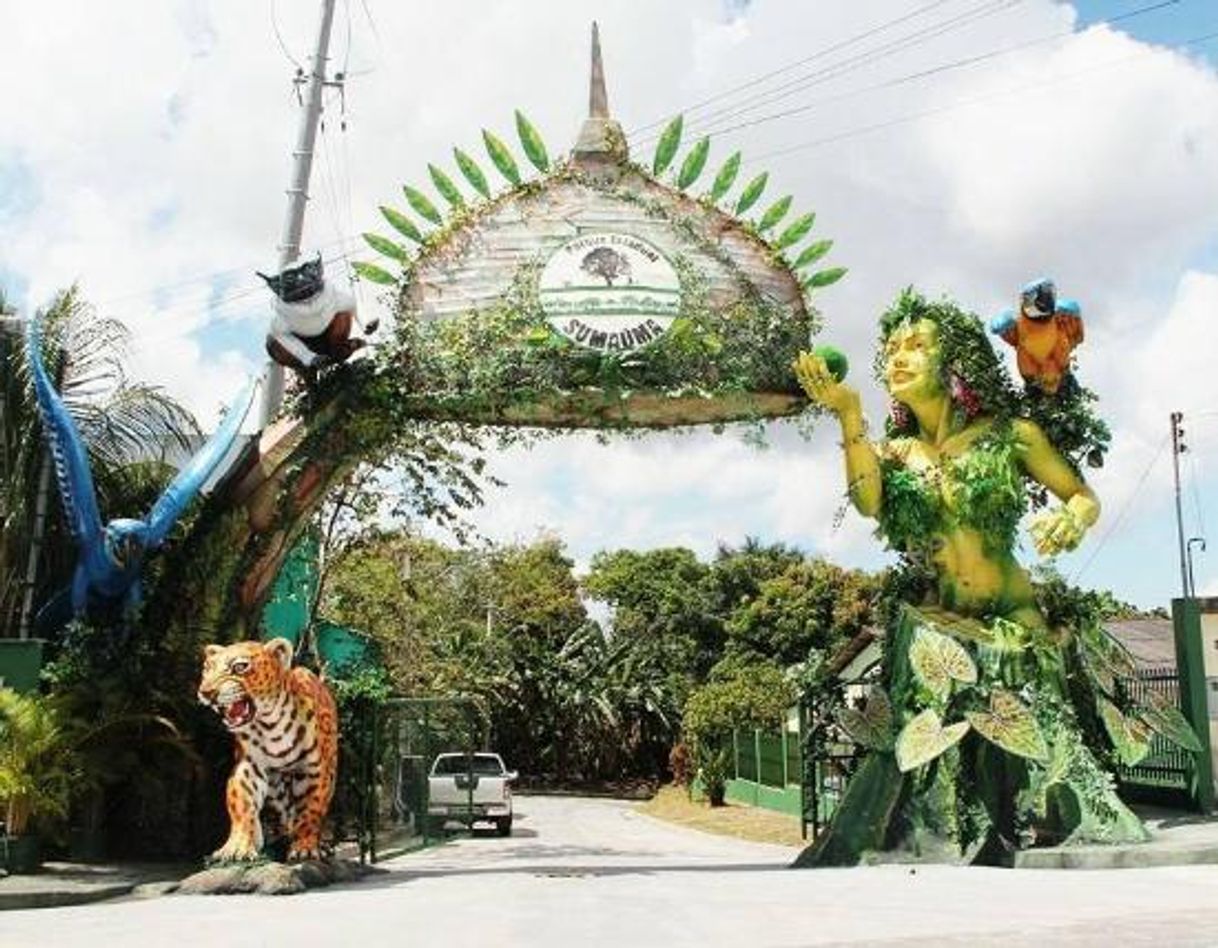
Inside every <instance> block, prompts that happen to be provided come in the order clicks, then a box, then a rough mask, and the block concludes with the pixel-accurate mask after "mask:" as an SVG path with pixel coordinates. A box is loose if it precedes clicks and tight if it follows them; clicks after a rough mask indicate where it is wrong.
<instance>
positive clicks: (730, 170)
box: [710, 151, 740, 201]
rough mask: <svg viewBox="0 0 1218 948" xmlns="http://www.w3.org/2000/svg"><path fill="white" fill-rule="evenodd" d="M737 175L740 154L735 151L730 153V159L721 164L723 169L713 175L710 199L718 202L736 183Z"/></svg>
mask: <svg viewBox="0 0 1218 948" xmlns="http://www.w3.org/2000/svg"><path fill="white" fill-rule="evenodd" d="M739 173H740V152H738V151H737V152H733V153H732V155H731V157H730V158H728V159H727V161H725V162H724V163H723V167H722V168H720V169H719V173H718V174H717V175H715V181H714V183H713V184H712V185H711V189H710V199H711V200H712V201H718V200H720V199H721V198H722V197H723V195H725V194H727V192H728V191H730V190H731V189H732V185H733V184H735V183H736V175H738V174H739Z"/></svg>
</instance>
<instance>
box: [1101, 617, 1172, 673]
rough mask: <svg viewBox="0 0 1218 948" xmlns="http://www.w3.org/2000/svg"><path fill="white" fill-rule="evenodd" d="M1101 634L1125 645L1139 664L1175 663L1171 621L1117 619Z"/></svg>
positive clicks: (1110, 622) (1106, 624)
mask: <svg viewBox="0 0 1218 948" xmlns="http://www.w3.org/2000/svg"><path fill="white" fill-rule="evenodd" d="M1104 631H1105V632H1107V633H1108V634H1109V635H1111V636H1112V637H1113V638H1114V639H1116V640H1117V641H1118V642H1120V643H1121V645H1123V646H1125V648H1127V649H1128V650H1129V652H1130V654H1132V655H1133V657H1134V658H1135V659H1137V662H1138V664H1139V665H1171V666H1172V667H1173V668H1174V667H1175V664H1176V637H1175V632H1174V631H1173V628H1172V622H1171V619H1156V618H1150V619H1119V620H1113V621H1109V622H1105V623H1104Z"/></svg>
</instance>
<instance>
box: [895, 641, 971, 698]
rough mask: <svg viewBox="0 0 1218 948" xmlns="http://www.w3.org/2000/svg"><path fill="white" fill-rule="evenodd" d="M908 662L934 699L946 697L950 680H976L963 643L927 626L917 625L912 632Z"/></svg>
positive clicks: (950, 685) (967, 681) (969, 682)
mask: <svg viewBox="0 0 1218 948" xmlns="http://www.w3.org/2000/svg"><path fill="white" fill-rule="evenodd" d="M909 664H910V666H911V667H912V668H913V672H914V675H915V676H917V679H918V681H920V682H921V683H922V684H923V685H925V686H926V688H927V690H928V691H930V692H931V694H933V695H934V696H935V697H937V698H946V697H947V695H948V693H949V692H950V691H951V687H952V682H953V681H959V682H962V683H964V684H966V685H972V684H976V682H977V666H976V665H975V664H974V663H973V659H972V658H971V657H970V656H969V653H968V652H967V651H966V650H965V648H964V646H963V645H961V644H960V643H959V642H957V641H956V640H955V639H953V638H951V637H950V636H947V635H943V634H942V633H940V632H936V631H935V630H934V629H932V628H931V627H930V626H926V625H921V626H918V629H917V631H916V632H914V640H913V644H912V645H910V646H909Z"/></svg>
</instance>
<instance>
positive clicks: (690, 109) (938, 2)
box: [361, 0, 951, 136]
mask: <svg viewBox="0 0 1218 948" xmlns="http://www.w3.org/2000/svg"><path fill="white" fill-rule="evenodd" d="M361 2H363V0H361ZM950 2H951V0H935V2H934V3H928V4H925V5H924V6H921V7H919V8H918V9H916V10H913V11H912V12H910V13H907V14H905V15H904V16H901V17H897V18H896V19H895V20H889V21H887V22H885V23H881V24H880V25H878V26H874V27H872V28H870V29H868V30H865V31H864V32H862V33H858V34H856V35H854V36H851V37H849V38H847V39H844V40H840V41H839V42H837V43H833V44H832V45H829V46H825V47H823V48H821V49H819V50H817V51H816V52H815V53H812V54H811V55H809V56H805V57H804V58H803V59H798V60H796V61H795V62H793V63H789V64H787V65H786V66H782V67H780V68H778V69H775V70H773V71H771V72H767V73H766V74H765V75H762V76H758V77H756V78H755V79H750V80H749V81H747V82H743V83H741V84H740V85H737V86H732V87H731V88H729V89H725V90H724V91H723V92H719V93H716V94H715V95H712V96H710V97H709V98H706V99H703V100H702V101H701V102H696V103H694V104H693V105H690V106H687V107H685V108H684V109H680V110H678V114H692V113H694V112H697V111H699V110H700V109H703V108H705V107H706V106H708V105H710V104H712V103H714V102H719V101H721V100H723V99H726V98H730V97H731V96H733V95H735V94H736V93H737V92H739V91H741V90H744V89H749V88H752V87H753V86H756V85H759V84H760V83H763V82H766V81H768V80H770V79H773V78H774V77H775V76H781V75H783V74H784V73H788V72H791V71H792V70H794V69H798V68H799V67H800V66H803V65H806V64H807V63H810V62H813V61H815V60H817V59H820V58H821V57H824V56H827V55H829V54H830V53H834V52H837V51H838V50H841V49H845V48H847V47H848V46H852V45H853V44H855V43H859V42H862V41H863V40H865V39H868V38H870V37H872V36H875V35H877V34H879V33H882V32H884V31H885V30H887V29H890V28H891V27H894V26H899V25H900V24H902V23H906V22H908V21H909V20H912V19H915V18H916V17H919V16H921V15H922V14H923V13H928V12H930V11H931V10H934V9H935V8H936V7H941V6H943V5H944V4H945V3H950ZM365 6H366V5H365ZM667 121H668V118H667V117H665V118H662V119H657V120H656V121H654V122H648V123H647V124H646V125H640V126H639V127H638V128H634V129H631V130H630V132H629V133H628V136H633V135H637V134H638V133H639V132H645V131H648V130H649V129H652V128H657V127H658V126H660V125H663V124H664V123H665V122H667Z"/></svg>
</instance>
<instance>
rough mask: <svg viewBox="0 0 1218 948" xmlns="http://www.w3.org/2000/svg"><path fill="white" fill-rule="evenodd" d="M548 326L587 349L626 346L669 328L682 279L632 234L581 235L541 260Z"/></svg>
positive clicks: (653, 248)
mask: <svg viewBox="0 0 1218 948" xmlns="http://www.w3.org/2000/svg"><path fill="white" fill-rule="evenodd" d="M539 293H540V297H541V306H542V309H543V310H544V312H545V314H546V317H547V319H548V320H549V322H550V325H551V326H553V327H554V329H555V330H557V331H558V332H560V333H561V334H562V335H564V336H566V337H567V338H568V339H570V340H571V341H572V342H575V343H578V344H579V345H581V346H586V347H588V348H589V349H600V350H603V351H610V352H612V351H629V350H632V349H639V348H642V347H643V346H646V345H648V344H649V343H652V342H654V341H655V340H656V339H658V338H660V336H662V335H664V333H665V332H667V331H668V327H669V326H671V325H672V321H673V320H674V319H676V317H677V313H678V311H679V310H680V308H681V283H680V280H679V279H678V278H677V272H676V270H675V269H673V266H672V264H671V263H670V262H669V261H668V258H667V257H666V256H665V255H664V253H663V252H662V251H661V250H660V249H659V248H658V247H656V246H655V245H654V244H652V243H651V242H650V241H647V240H644V239H643V238H641V237H635V236H633V235H631V234H622V233H613V232H607V233H594V234H583V235H581V236H579V237H575V238H573V239H571V240H568V241H566V242H565V243H563V244H561V245H560V246H559V247H558V248H557V249H556V250H555V251H554V252H553V253H552V254H551V255H550V258H549V260H547V261H546V265H545V267H544V268H543V269H542V271H541V281H540V286H539Z"/></svg>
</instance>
